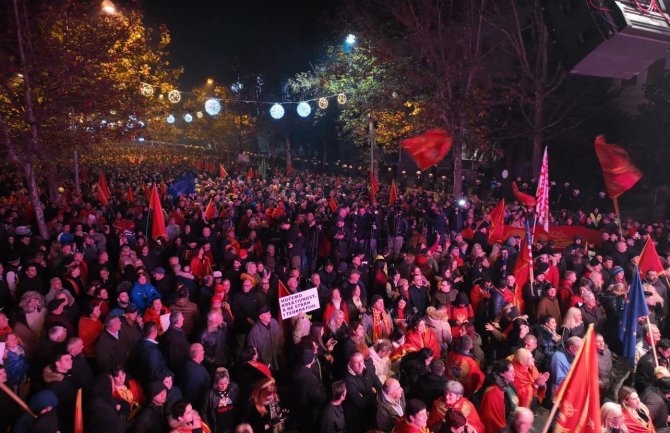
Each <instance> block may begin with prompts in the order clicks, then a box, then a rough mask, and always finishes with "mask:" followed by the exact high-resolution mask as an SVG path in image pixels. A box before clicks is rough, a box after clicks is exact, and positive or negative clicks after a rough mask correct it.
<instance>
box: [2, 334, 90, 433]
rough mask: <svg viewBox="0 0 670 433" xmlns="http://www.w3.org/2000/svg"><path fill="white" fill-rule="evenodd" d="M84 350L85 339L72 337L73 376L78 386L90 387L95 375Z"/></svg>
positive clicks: (69, 351)
mask: <svg viewBox="0 0 670 433" xmlns="http://www.w3.org/2000/svg"><path fill="white" fill-rule="evenodd" d="M83 351H84V341H83V340H82V339H81V338H79V337H72V338H70V339H69V340H68V341H67V352H68V353H69V354H70V356H72V370H71V372H72V377H73V379H74V380H75V382H76V383H77V388H88V386H89V385H90V384H91V383H92V382H93V379H94V377H95V375H94V374H93V369H92V368H91V366H90V365H89V363H88V361H87V360H86V358H84V355H83V353H82V352H83ZM0 431H2V430H0Z"/></svg>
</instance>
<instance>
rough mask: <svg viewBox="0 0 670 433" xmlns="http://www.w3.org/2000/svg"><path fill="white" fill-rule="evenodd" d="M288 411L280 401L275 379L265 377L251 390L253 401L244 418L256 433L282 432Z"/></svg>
mask: <svg viewBox="0 0 670 433" xmlns="http://www.w3.org/2000/svg"><path fill="white" fill-rule="evenodd" d="M287 416H288V411H287V410H286V409H284V408H283V407H282V406H281V404H280V402H279V394H277V388H276V385H275V381H274V379H269V378H268V379H263V380H261V381H260V382H258V383H257V384H256V386H255V387H254V389H253V390H252V391H251V402H250V404H249V406H248V409H247V413H246V414H245V416H244V420H245V421H246V422H248V423H249V425H251V427H252V428H253V432H254V433H281V432H282V431H284V421H285V420H286V417H287Z"/></svg>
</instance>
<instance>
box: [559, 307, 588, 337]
mask: <svg viewBox="0 0 670 433" xmlns="http://www.w3.org/2000/svg"><path fill="white" fill-rule="evenodd" d="M585 333H586V328H585V327H584V321H583V320H582V311H581V310H580V309H579V308H577V307H571V308H568V311H566V312H565V317H564V318H563V326H562V328H561V332H560V334H561V339H562V340H563V341H566V340H567V339H568V338H570V337H580V338H582V337H584V334H585Z"/></svg>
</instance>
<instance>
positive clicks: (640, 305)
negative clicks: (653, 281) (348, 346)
mask: <svg viewBox="0 0 670 433" xmlns="http://www.w3.org/2000/svg"><path fill="white" fill-rule="evenodd" d="M648 315H649V308H647V300H646V299H645V296H644V290H643V289H642V280H641V279H640V270H639V269H638V267H637V266H636V267H635V273H634V274H633V281H631V283H630V288H629V289H628V298H627V299H626V306H625V307H624V309H623V316H622V317H621V323H620V324H619V339H620V340H621V342H622V343H623V352H622V355H623V357H624V358H628V360H629V361H630V365H631V367H633V366H634V365H635V344H636V343H637V321H638V318H640V317H644V316H648Z"/></svg>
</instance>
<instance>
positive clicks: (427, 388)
mask: <svg viewBox="0 0 670 433" xmlns="http://www.w3.org/2000/svg"><path fill="white" fill-rule="evenodd" d="M448 381H449V379H448V378H447V377H446V376H445V375H444V361H442V360H441V359H433V360H432V361H431V363H430V371H428V373H426V374H424V375H423V376H422V377H421V380H418V381H417V382H416V383H415V384H414V386H413V387H412V389H411V390H410V393H409V394H410V398H418V399H419V400H421V401H423V402H424V403H426V406H428V407H431V406H432V404H433V401H434V400H435V399H436V398H438V397H439V396H441V395H443V394H444V387H445V386H446V385H447V382H448Z"/></svg>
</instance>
